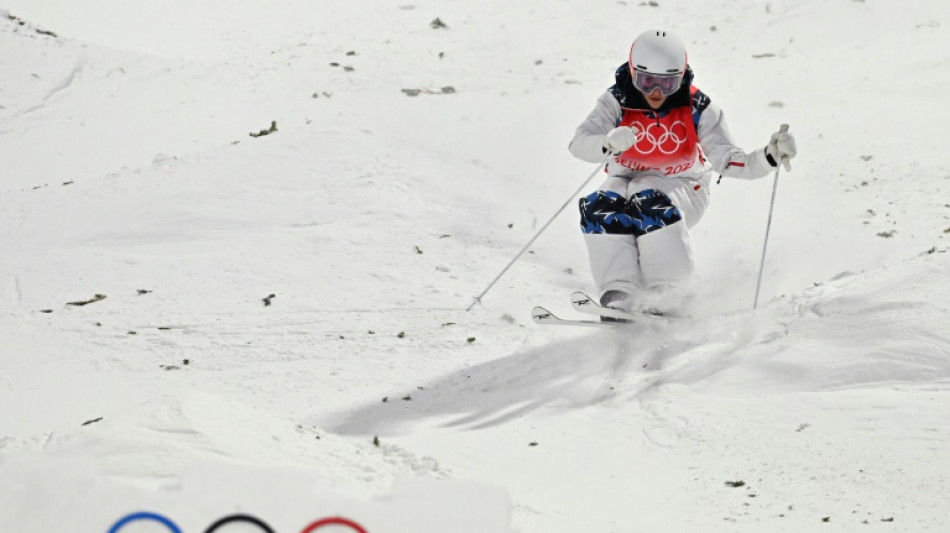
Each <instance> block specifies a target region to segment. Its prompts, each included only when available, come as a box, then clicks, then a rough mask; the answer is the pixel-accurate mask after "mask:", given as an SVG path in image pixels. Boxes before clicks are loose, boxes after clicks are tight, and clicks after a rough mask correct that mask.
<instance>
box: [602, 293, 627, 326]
mask: <svg viewBox="0 0 950 533" xmlns="http://www.w3.org/2000/svg"><path fill="white" fill-rule="evenodd" d="M600 305H602V306H604V307H609V308H611V309H617V310H619V311H630V308H631V307H633V296H631V295H630V294H629V293H626V292H623V291H607V292H605V293H604V294H603V296H601V297H600ZM600 321H601V322H619V323H625V322H630V321H629V320H627V319H625V318H614V317H609V316H602V317H600Z"/></svg>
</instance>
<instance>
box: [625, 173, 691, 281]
mask: <svg viewBox="0 0 950 533" xmlns="http://www.w3.org/2000/svg"><path fill="white" fill-rule="evenodd" d="M708 183H709V181H708V178H707V179H703V180H688V179H684V178H667V177H645V178H639V179H636V180H633V181H631V182H630V185H629V187H628V189H627V194H628V196H629V200H628V212H629V213H630V215H631V217H633V219H634V220H635V231H634V235H636V241H637V248H638V249H639V261H640V271H641V275H642V277H643V282H644V284H645V285H646V286H647V287H651V286H666V285H675V284H676V283H677V282H680V281H681V280H683V279H684V278H686V277H688V276H689V275H690V274H691V273H692V272H693V255H692V249H691V247H690V244H689V233H688V231H687V229H688V228H689V227H691V226H693V225H695V224H696V223H697V222H698V221H699V219H700V217H702V215H703V213H704V212H705V210H706V206H707V205H708V203H709V193H708Z"/></svg>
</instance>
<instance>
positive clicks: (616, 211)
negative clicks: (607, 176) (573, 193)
mask: <svg viewBox="0 0 950 533" xmlns="http://www.w3.org/2000/svg"><path fill="white" fill-rule="evenodd" d="M580 210H581V230H582V231H583V232H584V233H610V234H619V235H634V236H636V237H640V236H642V235H646V234H647V233H650V232H651V231H656V230H658V229H662V228H665V227H666V226H669V225H670V224H673V223H676V222H679V221H680V220H682V219H683V215H682V213H680V210H679V209H677V207H676V206H675V205H673V201H672V200H670V197H669V196H667V195H666V194H664V193H663V192H661V191H658V190H656V189H646V190H643V191H640V192H638V193H636V194H634V195H633V196H631V197H630V200H624V198H623V197H622V196H620V195H619V194H617V193H615V192H613V191H597V192H594V193H592V194H590V195H588V196H586V197H584V198H581V201H580Z"/></svg>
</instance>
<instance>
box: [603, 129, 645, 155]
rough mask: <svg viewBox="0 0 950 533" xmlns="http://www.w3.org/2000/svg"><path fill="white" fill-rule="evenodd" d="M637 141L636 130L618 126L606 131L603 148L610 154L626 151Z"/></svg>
mask: <svg viewBox="0 0 950 533" xmlns="http://www.w3.org/2000/svg"><path fill="white" fill-rule="evenodd" d="M636 142H637V131H636V130H633V129H630V128H628V127H627V126H620V127H617V128H614V129H612V130H610V131H608V132H607V135H605V136H604V148H606V149H607V151H608V152H610V153H612V154H620V153H623V152H626V151H627V150H629V149H630V147H631V146H633V145H634V144H636Z"/></svg>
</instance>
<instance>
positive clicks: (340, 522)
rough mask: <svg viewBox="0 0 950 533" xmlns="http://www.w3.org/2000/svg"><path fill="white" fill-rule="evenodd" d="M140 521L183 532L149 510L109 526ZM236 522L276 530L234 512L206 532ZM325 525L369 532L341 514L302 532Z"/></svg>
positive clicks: (113, 532) (114, 532) (116, 529)
mask: <svg viewBox="0 0 950 533" xmlns="http://www.w3.org/2000/svg"><path fill="white" fill-rule="evenodd" d="M139 521H151V522H158V523H159V524H162V525H163V526H165V527H166V528H167V529H168V531H170V532H171V533H182V531H181V528H180V527H178V526H177V525H176V524H175V523H174V522H172V521H171V520H170V519H168V518H166V517H165V516H162V515H160V514H158V513H149V512H141V513H132V514H130V515H127V516H124V517H122V518H120V519H119V520H118V521H117V522H116V523H115V524H112V527H111V528H109V533H119V531H120V530H121V529H122V528H123V527H125V526H126V525H128V524H130V523H132V522H139ZM235 522H244V523H248V524H253V525H255V526H257V527H258V528H260V530H261V531H263V532H264V533H274V530H273V529H272V528H271V527H270V526H269V525H267V523H266V522H264V521H263V520H261V519H260V518H257V517H255V516H251V515H247V514H234V515H230V516H225V517H224V518H221V519H219V520H217V521H215V522H214V523H213V524H211V525H210V526H208V529H206V530H205V533H214V532H215V531H218V530H219V529H220V528H221V527H223V526H225V525H227V524H232V523H235ZM324 526H346V527H348V528H350V529H352V530H353V531H355V532H356V533H369V532H367V531H366V529H364V528H363V526H361V525H359V524H357V523H356V522H354V521H352V520H350V519H348V518H343V517H339V516H332V517H329V518H321V519H320V520H317V521H315V522H312V523H310V524H308V525H307V526H306V527H304V528H303V530H302V531H301V532H300V533H313V532H315V531H316V530H318V529H320V528H322V527H324Z"/></svg>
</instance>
